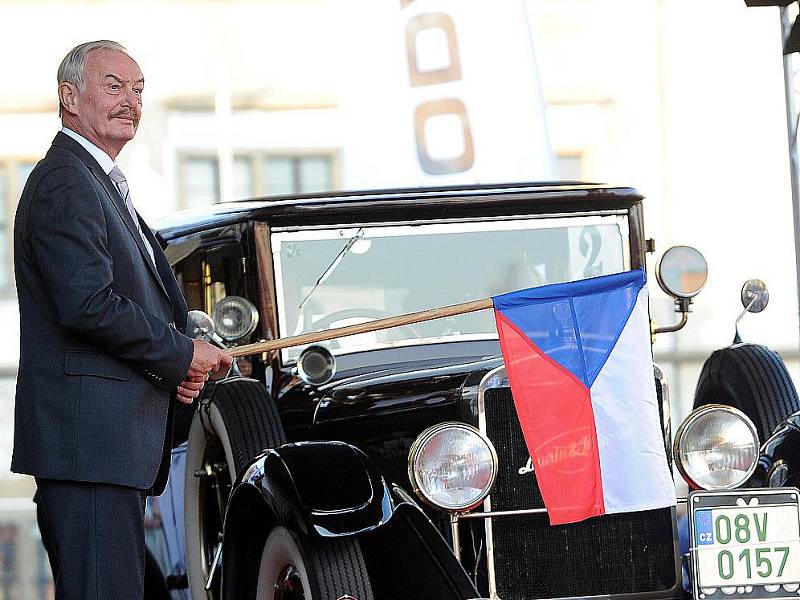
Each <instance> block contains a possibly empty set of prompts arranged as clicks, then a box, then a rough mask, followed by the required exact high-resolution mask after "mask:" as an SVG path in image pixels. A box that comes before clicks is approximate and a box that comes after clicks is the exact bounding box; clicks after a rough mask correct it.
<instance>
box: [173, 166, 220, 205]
mask: <svg viewBox="0 0 800 600" xmlns="http://www.w3.org/2000/svg"><path fill="white" fill-rule="evenodd" d="M181 173H182V176H181V195H182V196H183V208H194V207H196V206H207V205H209V204H214V203H216V202H219V167H218V165H217V159H216V158H210V157H205V156H186V157H184V158H183V160H182V164H181Z"/></svg>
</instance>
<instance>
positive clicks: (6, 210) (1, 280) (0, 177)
mask: <svg viewBox="0 0 800 600" xmlns="http://www.w3.org/2000/svg"><path fill="white" fill-rule="evenodd" d="M35 166H36V162H35V161H33V160H0V293H3V292H9V291H10V290H11V289H12V288H13V285H12V277H11V274H12V272H13V271H12V264H11V256H12V254H11V251H12V244H13V240H12V236H11V229H12V227H11V225H12V223H13V221H14V213H15V211H16V208H17V202H19V197H20V196H21V195H22V190H23V188H24V187H25V182H26V181H27V180H28V176H29V175H30V174H31V171H33V167H35Z"/></svg>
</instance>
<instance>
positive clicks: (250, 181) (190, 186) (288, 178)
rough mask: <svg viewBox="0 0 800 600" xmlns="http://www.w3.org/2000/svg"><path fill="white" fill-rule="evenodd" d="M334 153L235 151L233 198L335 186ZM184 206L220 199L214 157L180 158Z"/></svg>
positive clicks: (315, 190)
mask: <svg viewBox="0 0 800 600" xmlns="http://www.w3.org/2000/svg"><path fill="white" fill-rule="evenodd" d="M335 165H336V161H335V154H334V153H319V154H317V153H308V154H275V153H266V152H252V153H247V154H245V153H237V154H236V156H235V158H234V161H233V182H232V183H233V198H234V199H235V200H242V199H244V198H252V197H253V196H264V195H271V196H276V195H283V194H302V193H312V192H325V191H330V190H332V189H334V188H335V187H336V184H335V182H336V177H335ZM180 178H181V184H180V189H181V200H182V207H183V208H191V207H195V206H206V205H209V204H214V203H216V202H219V198H220V191H219V165H218V162H217V158H216V157H212V156H184V157H182V158H181V159H180Z"/></svg>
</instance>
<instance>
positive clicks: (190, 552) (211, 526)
mask: <svg viewBox="0 0 800 600" xmlns="http://www.w3.org/2000/svg"><path fill="white" fill-rule="evenodd" d="M285 442H286V435H285V434H284V431H283V426H282V425H281V421H280V416H279V415H278V410H277V408H276V407H275V404H274V402H273V401H272V399H271V398H270V397H269V396H268V394H267V391H266V389H265V388H264V385H263V384H262V383H261V382H259V381H255V380H253V379H245V378H241V377H239V378H233V379H226V380H223V381H220V382H218V383H216V384H214V385H213V386H209V388H208V392H206V393H205V394H204V398H203V399H202V400H201V401H200V403H199V408H198V410H197V412H196V413H195V415H194V418H193V420H192V425H191V427H190V429H189V444H188V447H187V451H186V484H185V485H186V489H185V496H184V511H185V517H184V526H185V537H186V567H187V574H188V577H189V588H190V590H191V593H192V598H194V600H201V599H206V598H207V599H209V600H212V599H217V598H220V593H219V589H220V586H219V580H220V576H219V571H221V568H218V569H217V573H216V574H215V577H214V579H213V580H212V586H211V589H210V590H206V589H205V587H206V581H207V580H208V577H209V573H211V570H212V566H213V564H214V559H215V558H216V557H217V551H218V550H219V548H220V545H221V543H222V525H223V520H224V516H225V506H226V504H227V501H228V495H229V494H230V490H231V486H232V484H233V482H234V481H235V480H236V476H237V475H238V474H239V472H240V471H241V470H242V469H243V468H244V467H245V466H246V465H247V464H248V463H249V462H250V461H251V460H252V459H253V458H254V457H255V456H256V455H258V454H260V453H261V452H262V451H263V450H266V449H267V448H274V447H275V446H280V445H281V444H283V443H285Z"/></svg>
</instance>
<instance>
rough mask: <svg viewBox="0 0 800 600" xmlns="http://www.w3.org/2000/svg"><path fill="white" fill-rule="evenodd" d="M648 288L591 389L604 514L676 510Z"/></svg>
mask: <svg viewBox="0 0 800 600" xmlns="http://www.w3.org/2000/svg"><path fill="white" fill-rule="evenodd" d="M651 356H652V355H651V349H650V326H649V319H648V312H647V288H642V290H641V291H640V292H639V298H638V299H637V301H636V305H635V307H634V309H633V311H632V312H631V315H630V317H629V318H628V322H627V323H626V324H625V327H624V329H623V330H622V334H621V335H620V337H619V340H617V343H616V345H615V346H614V349H613V350H612V351H611V354H610V356H609V357H608V360H607V361H606V363H605V365H603V368H602V370H601V371H600V374H599V375H598V376H597V379H595V381H594V384H593V385H592V388H591V398H592V407H593V409H594V419H595V425H596V427H597V440H598V446H599V453H600V473H601V476H602V481H603V497H604V501H605V511H606V513H618V512H628V511H638V510H647V509H651V508H661V507H664V506H673V505H674V504H675V486H674V483H673V481H672V476H671V475H670V471H669V467H668V465H667V458H666V454H665V452H664V436H663V433H662V431H661V425H660V420H659V412H658V401H657V398H656V390H655V383H654V378H653V363H652V359H651Z"/></svg>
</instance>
